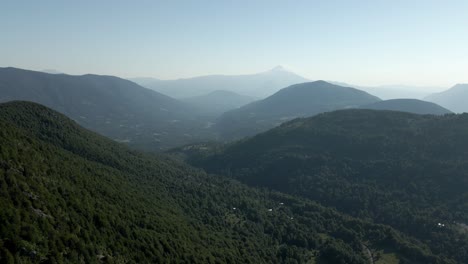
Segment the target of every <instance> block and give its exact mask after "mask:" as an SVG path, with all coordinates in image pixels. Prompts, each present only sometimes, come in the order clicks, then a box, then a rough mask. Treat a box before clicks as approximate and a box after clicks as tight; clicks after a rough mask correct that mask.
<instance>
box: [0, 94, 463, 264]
mask: <svg viewBox="0 0 468 264" xmlns="http://www.w3.org/2000/svg"><path fill="white" fill-rule="evenodd" d="M0 125H1V127H2V129H1V130H0V207H1V210H0V222H1V223H2V224H1V225H0V262H2V263H43V262H44V263H63V262H71V263H79V262H82V263H99V262H109V263H128V262H137V263H162V262H164V263H307V262H312V263H314V262H315V261H316V262H317V263H369V259H370V257H371V255H372V258H374V259H381V260H382V261H383V260H386V259H387V260H388V259H390V260H394V261H395V260H398V259H399V260H400V261H402V262H403V263H405V262H406V263H409V262H411V263H451V262H452V263H456V262H455V259H453V258H452V257H451V256H449V255H447V254H445V253H437V254H436V253H434V252H432V251H431V250H430V249H429V248H428V247H427V245H425V244H424V243H422V242H421V241H418V240H415V239H413V238H409V237H407V236H406V235H404V234H401V233H399V232H397V231H395V230H393V229H392V228H389V227H386V226H382V225H374V224H371V223H369V222H366V221H362V220H358V219H355V218H351V217H348V216H345V215H342V214H340V213H337V212H336V211H335V210H332V209H327V208H324V207H322V206H319V205H318V204H316V203H314V202H310V201H307V200H305V199H300V198H294V197H292V196H289V195H284V194H281V193H277V192H271V191H266V190H256V189H252V188H249V187H246V186H244V185H242V184H240V183H238V182H236V181H233V180H229V179H227V178H224V177H220V176H209V175H206V174H204V173H203V172H201V171H199V170H196V169H192V168H190V167H188V166H186V165H183V164H180V163H177V162H174V161H171V160H168V159H167V158H164V157H160V158H157V157H153V156H148V155H144V154H139V153H137V152H134V151H131V150H128V149H127V148H126V147H125V146H123V145H120V144H118V143H115V142H113V141H111V140H108V139H106V138H104V137H102V136H99V135H97V134H95V133H93V132H89V131H86V130H84V129H82V128H80V127H79V126H78V125H76V124H75V123H74V122H73V121H71V120H69V119H68V118H66V117H64V116H63V115H61V114H59V113H57V112H55V111H52V110H50V109H48V108H45V107H43V106H40V105H37V104H34V103H27V102H11V103H5V104H1V105H0ZM369 254H371V255H369ZM395 263H396V262H395Z"/></svg>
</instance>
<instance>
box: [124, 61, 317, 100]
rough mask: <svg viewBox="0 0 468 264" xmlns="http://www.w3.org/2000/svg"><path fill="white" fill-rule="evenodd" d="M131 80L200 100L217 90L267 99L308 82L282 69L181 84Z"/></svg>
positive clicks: (218, 76) (141, 79) (213, 77)
mask: <svg viewBox="0 0 468 264" xmlns="http://www.w3.org/2000/svg"><path fill="white" fill-rule="evenodd" d="M130 80H132V81H134V82H136V83H138V84H140V85H142V86H144V87H147V88H150V89H153V90H155V91H158V92H161V93H163V94H166V95H169V96H172V97H174V98H188V97H194V96H201V95H205V94H208V93H211V92H214V91H217V90H226V91H231V92H235V93H238V94H243V95H247V96H250V97H256V98H265V97H267V96H270V95H272V94H274V93H275V92H277V91H278V90H280V89H281V88H284V87H286V86H289V85H292V84H297V83H303V82H307V81H308V80H307V79H305V78H303V77H301V76H299V75H297V74H295V73H292V72H290V71H287V70H286V69H284V68H283V67H281V66H277V67H275V68H273V69H271V70H269V71H266V72H261V73H257V74H246V75H209V76H201V77H194V78H187V79H178V80H159V79H152V78H133V79H130Z"/></svg>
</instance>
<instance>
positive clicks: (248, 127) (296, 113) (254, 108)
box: [216, 81, 380, 139]
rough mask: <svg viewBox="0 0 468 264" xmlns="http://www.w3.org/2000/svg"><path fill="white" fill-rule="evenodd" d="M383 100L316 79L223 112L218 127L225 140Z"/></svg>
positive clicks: (217, 123)
mask: <svg viewBox="0 0 468 264" xmlns="http://www.w3.org/2000/svg"><path fill="white" fill-rule="evenodd" d="M378 101H380V99H379V98H377V97H375V96H373V95H370V94H368V93H366V92H363V91H360V90H357V89H354V88H349V87H342V86H338V85H334V84H331V83H328V82H325V81H315V82H308V83H301V84H295V85H291V86H289V87H287V88H284V89H281V90H280V91H279V92H277V93H275V94H274V95H272V96H270V97H268V98H266V99H263V100H260V101H256V102H253V103H251V104H248V105H246V106H243V107H241V108H239V109H235V110H232V111H229V112H226V113H224V114H223V115H221V116H220V118H218V120H217V122H216V128H217V129H218V131H219V132H220V135H221V137H222V138H224V139H236V138H241V137H244V136H251V135H254V134H257V133H260V132H263V131H266V130H267V129H270V128H272V127H274V126H277V125H279V124H281V123H283V122H285V121H288V120H291V119H294V118H297V117H307V116H312V115H316V114H319V113H322V112H328V111H333V110H337V109H346V108H355V107H358V106H360V105H366V104H371V103H374V102H378Z"/></svg>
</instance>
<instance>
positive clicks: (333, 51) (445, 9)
mask: <svg viewBox="0 0 468 264" xmlns="http://www.w3.org/2000/svg"><path fill="white" fill-rule="evenodd" d="M276 65H284V66H286V67H287V68H290V69H292V70H293V71H295V72H297V73H298V74H301V75H303V76H305V77H308V78H310V79H325V80H335V81H343V82H348V83H353V84H361V85H378V84H397V83H399V84H400V83H404V84H409V85H435V86H451V85H453V84H455V83H461V82H465V83H468V1H466V0H459V1H450V0H445V1H444V0H437V1H435V0H421V1H419V0H402V1H399V0H387V1H379V0H372V1H353V0H343V1H333V0H326V1H325V0H324V1H312V0H307V1H294V0H284V1H275V0H265V1H255V0H246V1H241V0H229V1H228V0H226V1H222V0H212V1H204V0H185V1H177V0H167V1H158V0H148V1H117V0H113V1H105V0H100V1H98V0H93V1H85V0H79V1H78V0H77V1H67V0H60V1H48V0H40V1H39V0H38V1H36V0H29V1H22V0H0V66H13V67H20V68H28V69H35V70H42V69H56V70H59V71H63V72H66V73H70V74H82V73H89V72H92V73H98V74H110V75H117V76H121V77H136V76H151V77H158V78H162V79H171V78H179V77H190V76H196V75H206V74H215V73H222V74H243V73H255V72H259V71H264V70H267V69H269V68H272V67H274V66H276Z"/></svg>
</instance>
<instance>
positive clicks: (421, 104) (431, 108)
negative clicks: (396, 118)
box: [359, 99, 452, 115]
mask: <svg viewBox="0 0 468 264" xmlns="http://www.w3.org/2000/svg"><path fill="white" fill-rule="evenodd" d="M359 108H363V109H374V110H392V111H401V112H408V113H414V114H422V115H425V114H431V115H444V114H450V113H452V112H451V111H450V110H448V109H446V108H443V107H442V106H440V105H437V104H435V103H431V102H426V101H421V100H417V99H392V100H385V101H380V102H375V103H372V104H369V105H364V106H361V107H359Z"/></svg>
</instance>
